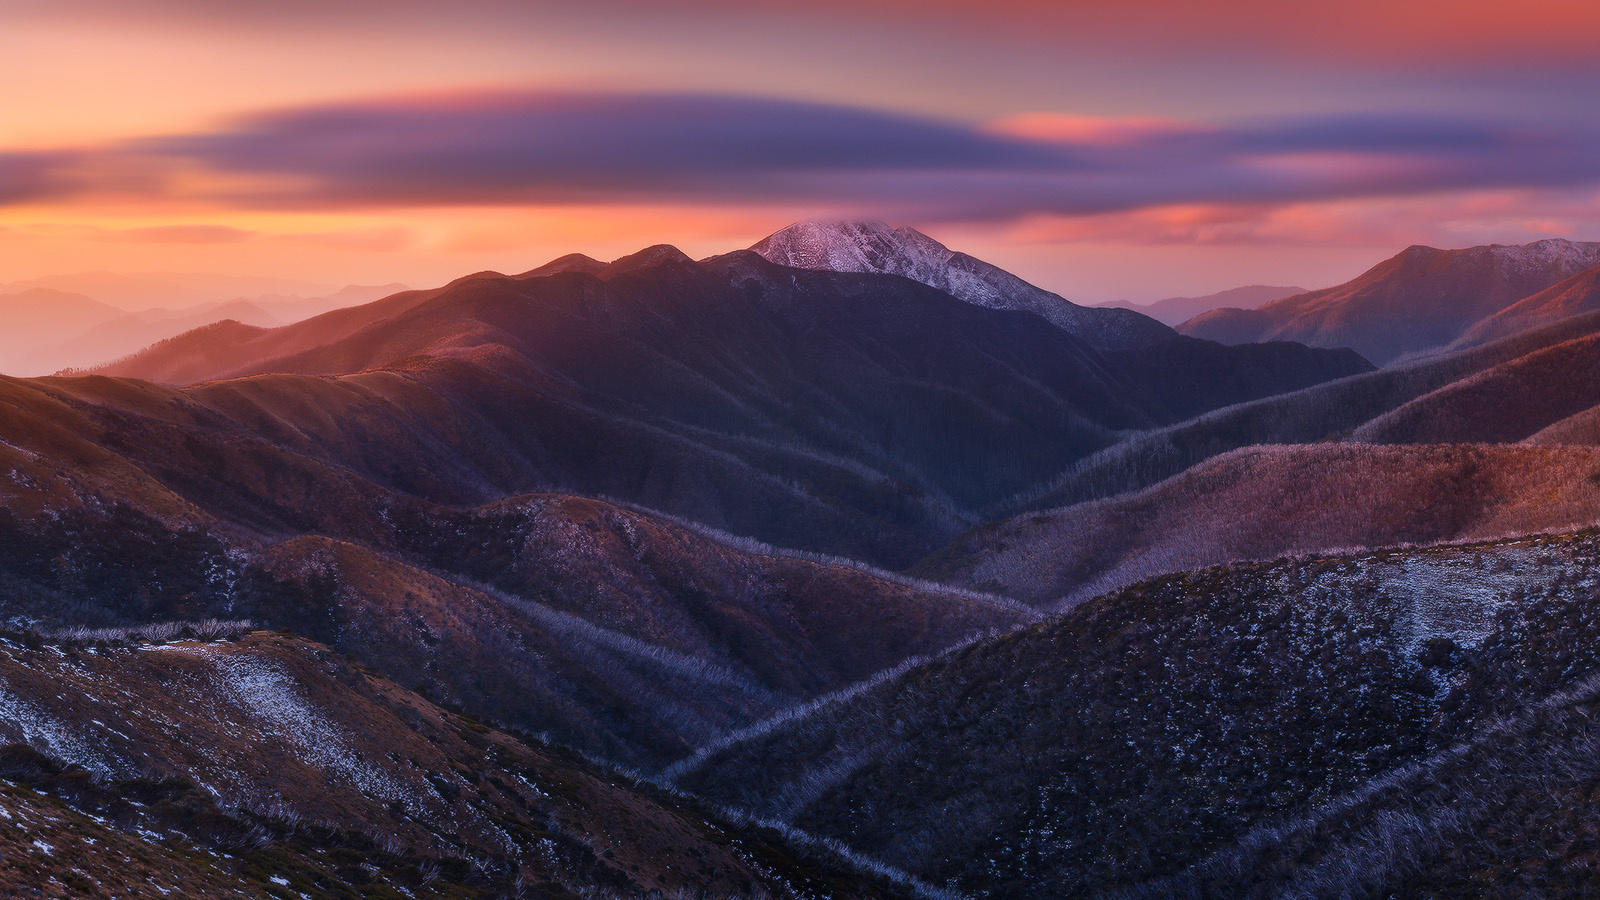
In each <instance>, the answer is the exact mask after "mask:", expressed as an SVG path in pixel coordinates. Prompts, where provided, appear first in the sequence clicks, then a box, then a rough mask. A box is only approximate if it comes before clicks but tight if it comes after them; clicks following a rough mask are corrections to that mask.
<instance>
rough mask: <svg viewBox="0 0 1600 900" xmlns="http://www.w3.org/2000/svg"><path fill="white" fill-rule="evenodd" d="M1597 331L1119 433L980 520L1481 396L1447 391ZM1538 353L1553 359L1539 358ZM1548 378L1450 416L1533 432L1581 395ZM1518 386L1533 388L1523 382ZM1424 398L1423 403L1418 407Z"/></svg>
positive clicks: (1580, 325) (1576, 346)
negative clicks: (1541, 389)
mask: <svg viewBox="0 0 1600 900" xmlns="http://www.w3.org/2000/svg"><path fill="white" fill-rule="evenodd" d="M1596 334H1600V313H1591V314H1585V315H1579V316H1574V317H1572V318H1570V319H1562V320H1560V321H1557V322H1556V323H1554V324H1552V325H1547V326H1544V327H1542V328H1537V329H1534V330H1532V331H1526V332H1522V333H1520V334H1516V335H1513V336H1511V337H1509V338H1503V339H1501V340H1499V341H1496V342H1494V343H1491V344H1486V345H1483V346H1481V347H1472V348H1467V349H1464V350H1457V351H1454V352H1449V353H1441V354H1437V355H1434V356H1429V357H1424V358H1420V359H1417V360H1413V361H1409V362H1399V363H1395V364H1393V365H1390V366H1388V367H1386V368H1384V369H1380V370H1378V371H1375V372H1367V373H1363V374H1357V375H1352V376H1348V377H1345V378H1341V379H1336V380H1332V381H1328V382H1325V383H1322V384H1318V385H1314V386H1312V387H1309V388H1304V389H1302V390H1299V391H1292V392H1288V393H1284V394H1278V395H1275V396H1271V397H1265V398H1262V399H1260V400H1253V401H1249V402H1245V403H1239V404H1236V405H1234V406H1230V407H1225V408H1221V409H1216V410H1212V411H1211V412H1208V413H1205V414H1203V415H1200V416H1196V417H1194V418H1193V419H1190V420H1188V421H1184V422H1180V423H1177V424H1174V425H1169V426H1165V427H1162V428H1156V429H1152V430H1148V431H1144V432H1141V433H1136V434H1130V435H1125V436H1124V438H1123V439H1122V440H1121V441H1119V442H1117V443H1115V444H1112V445H1111V446H1109V447H1107V448H1105V449H1104V450H1100V451H1098V452H1096V453H1094V454H1092V455H1090V456H1088V457H1085V458H1083V459H1081V460H1077V461H1075V462H1073V463H1072V464H1070V465H1069V466H1068V467H1067V468H1066V469H1065V470H1064V471H1062V472H1060V473H1057V474H1056V475H1055V476H1053V477H1051V478H1049V479H1046V480H1045V481H1044V482H1041V483H1039V484H1037V485H1035V486H1033V487H1032V488H1030V489H1028V490H1027V491H1024V492H1023V493H1021V494H1019V495H1017V496H1015V497H1012V498H1008V500H1006V501H1005V502H1003V503H1001V504H998V505H996V506H994V507H991V508H990V509H989V510H987V513H988V515H987V516H986V518H989V519H999V518H1006V517H1010V516H1013V515H1017V514H1019V513H1022V512H1025V511H1028V510H1039V509H1050V508H1054V507H1060V506H1067V505H1070V504H1073V503H1079V502H1082V501H1085V500H1095V499H1100V498H1104V497H1110V496H1114V495H1116V494H1121V493H1124V492H1127V491H1134V490H1139V489H1141V488H1145V487H1149V486H1150V485H1152V484H1155V483H1156V482H1159V481H1162V480H1165V479H1167V478H1171V477H1172V476H1174V475H1177V474H1178V473H1180V472H1182V471H1184V470H1185V469H1188V468H1189V467H1191V466H1195V465H1198V464H1200V463H1201V462H1204V461H1205V460H1207V459H1211V458H1213V457H1215V456H1217V455H1219V454H1222V453H1225V452H1227V451H1229V450H1235V449H1239V448H1241V447H1249V446H1252V445H1260V444H1312V443H1319V442H1325V441H1334V440H1340V439H1343V438H1347V437H1349V436H1351V435H1352V434H1354V433H1356V432H1358V430H1360V429H1363V428H1366V427H1367V426H1368V424H1369V423H1372V422H1375V421H1377V420H1380V419H1381V418H1382V417H1383V416H1385V415H1386V414H1388V413H1390V412H1392V411H1394V410H1397V409H1399V408H1401V407H1403V406H1405V405H1406V404H1408V403H1411V402H1412V401H1418V400H1419V398H1424V397H1427V396H1428V395H1429V394H1433V393H1435V392H1438V397H1439V398H1450V397H1452V396H1456V397H1459V398H1461V399H1462V400H1470V399H1471V398H1474V397H1491V396H1492V394H1490V393H1482V392H1476V391H1466V392H1461V393H1459V394H1458V393H1456V392H1455V391H1453V390H1451V388H1452V386H1453V385H1456V384H1457V383H1458V382H1459V383H1461V384H1462V385H1468V384H1470V383H1471V382H1472V379H1474V378H1475V377H1477V376H1479V375H1482V374H1484V373H1488V372H1491V371H1492V370H1494V369H1496V368H1497V367H1502V366H1504V367H1505V369H1504V370H1503V371H1504V372H1507V373H1515V372H1518V371H1520V370H1521V364H1520V363H1518V361H1519V360H1525V361H1526V362H1527V363H1529V367H1528V369H1527V371H1530V372H1537V371H1546V370H1547V367H1546V366H1544V365H1543V364H1542V362H1541V361H1542V360H1546V359H1555V358H1561V355H1563V354H1566V353H1568V352H1570V351H1574V350H1576V351H1580V352H1581V350H1582V348H1584V347H1586V346H1588V340H1587V339H1588V338H1590V337H1592V336H1593V335H1596ZM1563 344H1570V345H1571V346H1570V347H1568V348H1567V349H1566V350H1561V351H1555V350H1554V349H1553V348H1557V347H1559V346H1560V345H1563ZM1545 351H1551V352H1552V353H1555V354H1556V355H1555V356H1548V357H1547V356H1541V355H1540V354H1542V353H1544V352H1545ZM1556 375H1557V379H1558V380H1557V382H1555V383H1552V385H1551V386H1550V387H1551V390H1552V395H1551V397H1550V401H1551V402H1548V403H1545V402H1543V401H1541V402H1539V403H1535V404H1532V405H1530V406H1528V407H1527V408H1508V407H1505V406H1503V405H1497V404H1494V403H1489V404H1484V405H1477V406H1469V405H1459V408H1457V409H1456V410H1455V412H1454V413H1453V414H1452V415H1454V416H1455V417H1456V418H1457V420H1460V419H1461V418H1462V417H1469V418H1470V417H1476V418H1478V419H1479V420H1480V422H1479V425H1480V427H1481V428H1483V429H1486V430H1499V431H1501V432H1516V431H1522V432H1523V433H1525V434H1526V433H1527V429H1528V428H1530V427H1539V426H1540V424H1541V423H1544V424H1545V425H1554V424H1555V423H1556V421H1557V418H1558V414H1561V413H1564V412H1566V411H1568V410H1570V409H1572V408H1573V407H1574V406H1577V405H1578V404H1577V403H1574V402H1573V401H1574V398H1579V402H1581V398H1582V397H1583V396H1585V388H1584V386H1583V385H1584V384H1585V381H1584V377H1583V375H1582V373H1581V372H1576V373H1556ZM1488 383H1489V384H1495V383H1497V380H1496V379H1491V380H1490V381H1489V382H1488ZM1563 385H1565V387H1563ZM1523 387H1524V388H1532V386H1531V385H1524V386H1523ZM1533 389H1535V390H1536V388H1533ZM1432 402H1433V401H1432V400H1429V401H1427V402H1426V403H1425V404H1424V406H1425V407H1426V406H1427V405H1431V404H1432ZM1496 423H1501V424H1496ZM1530 436H1531V435H1530ZM1388 440H1390V441H1391V442H1396V443H1427V442H1429V436H1428V435H1427V434H1425V433H1421V432H1419V433H1417V434H1412V435H1408V434H1405V433H1404V432H1403V431H1396V432H1394V433H1392V434H1391V436H1390V437H1389V438H1388Z"/></svg>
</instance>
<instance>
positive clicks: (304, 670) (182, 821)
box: [0, 632, 893, 898]
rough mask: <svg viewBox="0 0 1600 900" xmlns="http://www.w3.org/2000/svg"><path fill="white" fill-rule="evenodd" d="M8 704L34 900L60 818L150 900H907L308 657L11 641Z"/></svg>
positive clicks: (219, 648) (184, 643) (192, 644)
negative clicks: (25, 797)
mask: <svg viewBox="0 0 1600 900" xmlns="http://www.w3.org/2000/svg"><path fill="white" fill-rule="evenodd" d="M0 684H3V685H4V687H3V689H0V705H3V706H4V708H5V710H6V712H7V715H6V716H5V717H3V718H0V739H3V740H5V741H6V742H8V746H7V747H6V748H5V749H4V750H0V771H4V773H5V776H6V779H7V780H8V781H10V782H11V783H12V784H18V783H19V782H20V784H21V785H24V786H28V787H33V788H35V789H37V790H39V791H40V792H41V794H40V795H34V797H33V798H31V802H33V803H34V804H36V805H37V804H40V803H41V801H43V800H44V799H45V798H49V799H51V800H54V801H55V802H54V803H53V804H50V805H51V806H54V808H53V809H47V810H36V811H28V812H26V813H25V812H24V811H23V810H22V809H19V808H18V806H17V805H16V800H17V799H19V798H17V797H16V796H15V794H14V790H15V789H10V788H8V789H7V790H6V791H5V795H4V796H0V809H5V818H7V819H9V820H10V821H9V822H8V823H7V824H8V826H11V827H8V828H7V829H6V830H7V831H16V830H21V831H22V832H23V833H24V834H28V833H29V832H32V833H31V834H28V837H29V838H31V839H32V840H33V841H35V842H36V843H34V845H33V848H30V849H32V850H33V852H32V853H31V854H30V855H31V856H32V857H33V859H32V865H31V866H29V867H28V868H29V869H31V871H28V870H24V871H22V872H18V873H16V874H15V875H14V876H12V878H11V879H8V880H9V881H10V884H11V885H12V886H17V887H22V888H23V889H24V890H26V889H27V888H28V887H32V886H40V887H42V886H44V885H45V884H46V883H47V877H49V876H50V875H66V874H67V868H66V866H65V865H62V863H69V862H70V860H71V859H72V857H70V856H69V857H67V859H64V860H61V861H60V862H57V861H56V856H57V854H58V853H59V854H61V855H63V856H65V855H66V854H72V853H73V852H74V850H73V849H72V848H74V846H75V844H80V843H82V838H83V836H84V832H83V831H82V830H80V829H79V828H78V827H77V826H76V824H75V823H74V824H72V825H67V826H66V827H65V828H63V827H62V823H60V822H59V819H60V818H61V817H63V816H68V815H72V813H69V812H67V810H65V809H63V808H62V807H68V808H72V809H74V810H75V811H77V812H79V813H80V814H79V815H78V816H74V818H82V817H85V816H86V817H88V818H89V819H90V820H91V821H93V822H95V823H96V824H97V825H99V826H100V833H101V835H102V836H104V837H105V838H107V839H108V843H110V848H112V849H118V850H124V851H125V852H127V853H128V855H129V856H130V857H131V856H134V855H135V854H137V856H138V858H139V860H140V862H139V864H138V866H139V867H142V868H144V869H145V870H146V873H147V874H146V877H147V878H149V881H148V882H147V883H145V884H136V886H134V889H135V890H139V891H141V894H154V893H156V892H158V891H161V892H165V891H170V890H172V889H173V886H174V883H175V882H176V886H177V887H179V888H180V889H182V890H184V891H185V892H186V893H188V894H189V895H190V896H200V895H206V896H211V895H213V894H212V893H211V892H212V891H214V890H217V889H219V888H221V889H225V890H226V889H231V892H232V893H233V895H234V896H268V895H271V896H297V895H301V893H302V892H305V893H306V894H307V895H310V896H317V897H331V896H342V897H355V896H400V895H413V896H414V895H417V894H418V893H420V894H421V895H423V896H440V897H445V896H453V897H460V896H508V895H517V896H542V897H568V898H571V897H578V896H588V895H592V894H593V893H594V892H599V891H608V892H612V893H613V894H623V895H630V896H646V895H649V894H650V892H652V891H664V892H676V891H682V892H685V893H689V892H696V893H698V892H705V893H707V894H709V895H713V896H735V895H747V894H751V893H757V894H763V895H766V894H770V895H771V896H775V897H778V896H783V897H791V896H797V895H799V896H810V895H812V894H814V893H821V894H823V895H832V894H834V893H835V892H837V893H838V894H842V895H844V896H887V895H891V894H892V893H893V889H891V888H889V887H888V886H887V885H885V884H882V883H879V882H878V881H877V879H874V878H872V877H869V876H863V875H859V874H856V873H854V872H852V871H851V870H850V869H849V868H848V867H847V866H845V865H843V864H842V863H840V862H839V861H837V860H836V859H830V858H828V857H826V856H822V857H818V856H814V855H813V854H812V853H811V852H810V851H807V850H804V849H803V848H802V849H796V848H791V847H786V846H784V845H783V844H781V843H778V842H776V841H774V840H773V838H772V837H771V836H770V835H767V834H763V833H761V832H759V831H755V830H750V831H748V832H743V831H735V830H732V829H731V828H729V827H727V826H724V825H721V824H719V823H717V822H715V821H712V820H709V819H708V817H707V815H706V813H705V811H704V810H702V809H697V808H696V807H694V806H692V805H688V804H686V803H684V802H682V801H680V800H677V799H675V798H671V797H668V796H666V795H663V794H661V793H659V792H645V791H641V790H639V789H638V788H636V787H633V786H632V785H630V784H629V783H628V782H627V781H626V780H625V779H623V778H620V777H618V776H617V775H615V774H614V773H610V772H606V771H605V770H603V769H599V768H597V767H595V766H592V765H589V764H586V763H584V762H582V761H581V760H579V759H577V758H576V757H575V756H573V755H572V754H570V753H567V752H563V751H559V750H555V749H553V748H549V747H544V746H541V745H539V744H537V743H531V742H525V741H522V740H519V739H517V738H514V737H512V736H510V735H507V734H504V733H501V732H496V731H493V730H491V729H489V728H486V727H484V726H483V725H481V724H479V723H477V722H474V721H472V720H469V719H465V718H463V717H461V716H459V715H454V714H451V713H448V712H446V711H444V710H442V709H440V708H438V707H437V706H434V705H433V704H431V703H429V702H427V701H426V700H424V699H422V698H421V697H419V696H417V695H416V694H413V693H411V692H409V691H406V690H404V689H402V688H400V687H398V686H397V685H395V684H393V683H391V682H388V681H386V680H384V679H382V678H380V677H377V676H375V675H373V674H370V673H368V672H363V671H361V670H358V669H356V668H353V667H351V666H350V665H349V664H348V663H346V662H345V661H343V660H342V659H340V658H339V657H338V656H336V655H335V654H332V653H330V652H328V651H327V649H326V648H323V647H320V646H318V645H316V644H312V643H309V642H306V641H303V640H300V639H297V638H289V637H283V636H278V635H267V634H263V633H255V634H250V635H246V636H244V637H242V638H241V639H239V640H232V641H230V640H220V641H217V640H213V641H197V640H181V639H180V640H175V641H171V642H166V643H154V644H152V643H148V642H146V641H143V640H140V639H138V638H137V637H132V638H131V639H129V638H127V637H124V636H123V635H121V634H119V633H116V632H109V633H102V634H94V635H85V636H84V637H82V638H79V639H75V640H65V641H62V640H54V639H44V640H41V639H40V638H38V637H37V636H30V635H18V634H10V635H8V636H7V637H6V639H5V640H4V641H3V642H0ZM41 795H42V796H41ZM46 816H49V817H50V818H46ZM51 818H54V819H56V820H57V821H55V822H52V821H51ZM67 829H70V830H67ZM90 834H91V835H92V834H93V831H92V830H91V831H90ZM57 835H60V836H59V837H58V836H57ZM69 841H70V842H71V843H69ZM111 841H115V843H111ZM39 842H42V843H43V844H44V845H45V847H44V849H43V851H42V852H40V851H39V850H38V849H36V848H39V847H40V843H39ZM90 852H104V851H100V850H96V851H90ZM26 858H27V857H24V859H26ZM77 860H78V862H79V864H83V863H84V862H85V860H84V858H83V857H82V856H78V857H77ZM689 860H693V861H694V863H693V864H692V865H690V864H686V863H687V862H688V861H689ZM130 861H131V860H130ZM5 862H6V864H8V866H0V878H6V877H7V874H6V873H5V868H7V867H15V866H16V860H15V857H12V856H11V855H10V854H8V857H7V859H6V861H5ZM112 863H114V861H113V860H104V859H102V860H97V861H96V862H95V863H94V864H92V865H87V866H85V868H86V869H88V872H87V873H81V874H80V877H79V878H78V879H77V882H76V883H77V884H78V886H79V888H80V890H76V891H72V892H71V895H73V896H89V895H93V896H106V895H110V894H113V893H119V891H118V890H117V888H115V887H109V886H105V885H104V884H103V883H102V885H101V886H100V887H98V888H96V887H95V885H94V884H93V883H92V882H93V881H102V882H103V880H107V879H109V878H111V877H115V875H116V872H117V870H118V869H119V868H121V867H119V866H117V865H115V864H112ZM128 869H133V870H134V871H137V869H136V868H135V867H133V866H129V867H128ZM830 882H831V883H832V884H833V885H834V887H832V888H829V887H828V886H827V885H828V884H829V883H830ZM68 883H72V882H71V881H70V880H69V882H68ZM202 885H204V886H205V887H204V890H200V889H199V888H200V886H202ZM274 885H275V886H276V887H274Z"/></svg>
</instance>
